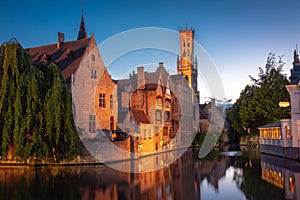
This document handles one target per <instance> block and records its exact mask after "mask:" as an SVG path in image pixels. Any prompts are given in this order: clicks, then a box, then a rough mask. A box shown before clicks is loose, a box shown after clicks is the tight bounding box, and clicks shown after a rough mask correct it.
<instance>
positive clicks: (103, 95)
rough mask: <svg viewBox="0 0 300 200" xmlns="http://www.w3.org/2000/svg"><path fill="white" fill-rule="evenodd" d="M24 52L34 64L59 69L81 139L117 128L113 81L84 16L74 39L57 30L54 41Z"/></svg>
mask: <svg viewBox="0 0 300 200" xmlns="http://www.w3.org/2000/svg"><path fill="white" fill-rule="evenodd" d="M27 51H28V53H29V54H30V55H31V57H32V59H33V62H34V63H36V64H39V63H55V64H56V65H57V66H58V67H59V68H60V70H61V73H62V75H63V77H64V78H65V79H66V81H67V83H68V84H69V86H70V89H71V92H72V100H73V114H74V118H75V124H76V127H77V129H78V131H79V133H80V137H81V138H94V137H96V136H97V135H98V134H99V133H101V130H116V123H115V116H117V107H118V106H117V98H116V90H115V83H114V81H113V80H112V79H111V77H110V75H109V73H108V72H107V69H106V67H105V65H104V63H103V60H102V58H101V55H100V52H99V49H98V46H97V43H96V40H95V38H94V35H93V34H92V35H91V37H89V38H88V36H87V32H86V28H85V23H84V17H83V16H82V18H81V23H80V29H79V32H78V37H77V40H74V41H68V42H66V41H65V39H64V34H63V33H58V40H57V43H54V44H50V45H45V46H39V47H33V48H29V49H27ZM104 84H105V85H104ZM114 108H115V109H114ZM110 133H111V132H110ZM110 136H111V135H110Z"/></svg>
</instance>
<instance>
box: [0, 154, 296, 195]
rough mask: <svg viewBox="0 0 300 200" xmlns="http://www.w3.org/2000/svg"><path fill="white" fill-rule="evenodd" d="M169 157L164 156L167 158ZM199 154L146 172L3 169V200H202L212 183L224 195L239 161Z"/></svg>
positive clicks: (91, 168) (0, 191) (99, 167)
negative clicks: (222, 184)
mask: <svg viewBox="0 0 300 200" xmlns="http://www.w3.org/2000/svg"><path fill="white" fill-rule="evenodd" d="M166 155H167V154H165V155H158V157H160V158H164V159H166ZM197 155H198V151H193V150H192V149H189V150H188V151H187V152H186V153H184V154H183V156H182V157H181V158H180V159H178V160H176V161H175V162H174V163H172V164H170V165H167V166H165V167H164V168H163V169H161V170H157V171H152V172H144V173H126V172H121V171H117V170H114V169H112V168H109V167H106V166H105V165H95V166H93V165H92V166H64V167H63V166H53V167H42V166H40V167H33V166H7V167H6V166H1V167H0V199H104V200H113V199H151V200H152V199H167V200H169V199H200V198H201V191H200V188H201V187H200V185H201V182H202V181H203V180H206V181H207V182H208V183H209V184H210V185H211V186H212V187H213V188H215V190H218V187H219V186H218V182H219V179H220V178H222V177H224V176H225V173H226V170H227V168H228V167H229V166H230V165H232V164H233V163H234V159H232V158H230V157H224V156H222V157H220V159H204V160H199V159H198V158H197ZM160 158H159V159H158V162H159V163H162V161H161V160H160ZM153 159H154V162H156V160H157V158H156V157H155V156H154V157H153ZM293 177H294V176H293Z"/></svg>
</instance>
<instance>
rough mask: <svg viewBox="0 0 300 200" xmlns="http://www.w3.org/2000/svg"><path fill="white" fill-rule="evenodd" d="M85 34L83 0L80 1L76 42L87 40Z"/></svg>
mask: <svg viewBox="0 0 300 200" xmlns="http://www.w3.org/2000/svg"><path fill="white" fill-rule="evenodd" d="M87 36H88V35H87V32H86V28H85V23H84V0H82V13H81V22H80V27H79V32H78V36H77V40H82V39H86V38H87Z"/></svg>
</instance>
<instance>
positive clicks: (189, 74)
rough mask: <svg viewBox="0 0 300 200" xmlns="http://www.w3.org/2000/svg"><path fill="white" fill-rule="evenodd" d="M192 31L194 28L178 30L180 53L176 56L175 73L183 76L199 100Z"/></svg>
mask: <svg viewBox="0 0 300 200" xmlns="http://www.w3.org/2000/svg"><path fill="white" fill-rule="evenodd" d="M194 33H195V30H194V29H184V30H183V29H180V30H179V42H180V55H179V56H178V57H177V73H178V74H182V75H183V76H185V78H186V80H187V81H188V84H189V87H190V88H192V89H193V90H194V92H195V96H196V99H197V100H198V102H199V92H198V62H197V56H195V53H194Z"/></svg>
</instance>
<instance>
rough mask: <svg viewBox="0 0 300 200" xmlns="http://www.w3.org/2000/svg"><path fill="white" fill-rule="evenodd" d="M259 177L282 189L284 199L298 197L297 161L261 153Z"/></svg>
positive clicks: (299, 186) (299, 168)
mask: <svg viewBox="0 0 300 200" xmlns="http://www.w3.org/2000/svg"><path fill="white" fill-rule="evenodd" d="M261 174H262V175H261V179H262V180H265V181H267V182H268V183H271V184H273V185H275V186H276V187H278V188H281V189H284V191H285V198H286V199H300V167H299V163H297V162H296V161H294V160H289V159H285V158H281V157H276V156H271V155H267V154H261Z"/></svg>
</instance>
